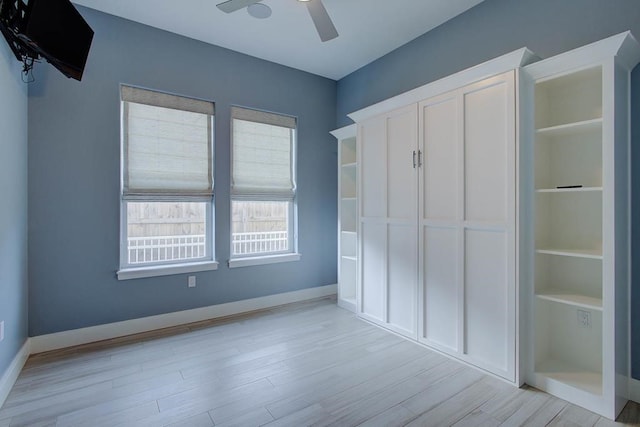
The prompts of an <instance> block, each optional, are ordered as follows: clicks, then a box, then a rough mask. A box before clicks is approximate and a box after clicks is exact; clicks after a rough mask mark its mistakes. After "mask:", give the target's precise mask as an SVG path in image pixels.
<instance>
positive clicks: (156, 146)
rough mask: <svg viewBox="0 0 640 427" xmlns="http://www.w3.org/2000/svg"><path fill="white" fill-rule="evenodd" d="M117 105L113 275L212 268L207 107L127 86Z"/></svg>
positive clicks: (203, 103)
mask: <svg viewBox="0 0 640 427" xmlns="http://www.w3.org/2000/svg"><path fill="white" fill-rule="evenodd" d="M121 100H122V226H121V227H122V232H121V244H120V246H121V254H120V267H121V270H120V271H119V272H118V278H121V279H122V278H132V277H146V276H154V275H160V274H173V273H176V272H182V271H199V270H205V269H213V268H215V263H213V262H212V261H213V242H212V240H213V220H212V216H213V144H212V139H213V137H212V135H213V132H212V129H213V115H214V105H213V103H211V102H206V101H201V100H197V99H191V98H184V97H180V96H175V95H169V94H165V93H160V92H154V91H149V90H144V89H139V88H134V87H129V86H122V87H121ZM187 264H189V265H190V266H187Z"/></svg>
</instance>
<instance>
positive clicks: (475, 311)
mask: <svg viewBox="0 0 640 427" xmlns="http://www.w3.org/2000/svg"><path fill="white" fill-rule="evenodd" d="M531 59H532V55H531V53H530V52H529V51H527V50H526V49H521V50H519V51H516V52H513V53H511V54H508V55H505V56H503V57H500V58H497V59H495V60H492V61H489V62H487V63H485V64H482V65H480V66H478V67H474V68H472V69H469V70H466V71H463V72H461V73H458V74H456V75H453V76H450V77H448V78H445V79H442V80H439V81H437V82H435V83H431V84H429V85H426V86H424V87H422V88H418V89H416V90H414V91H412V92H409V93H407V94H403V95H400V96H399V97H396V98H392V99H391V100H388V101H385V102H383V103H380V104H377V105H375V106H372V107H369V108H367V109H365V110H362V111H359V112H356V113H354V114H351V115H350V117H351V118H353V119H354V120H355V122H356V123H357V125H358V159H359V161H358V165H359V189H360V191H359V196H360V197H359V206H360V210H359V212H360V214H359V266H360V269H359V272H360V276H359V277H360V280H359V293H358V295H359V298H358V301H357V312H358V313H359V315H360V316H361V317H362V318H364V319H366V320H369V321H372V322H374V323H377V324H379V325H381V326H383V327H386V328H388V329H390V330H392V331H394V332H396V333H399V334H402V335H404V336H406V337H409V338H411V339H414V340H417V341H419V342H421V343H424V344H426V345H428V346H430V347H432V348H435V349H437V350H439V351H441V352H444V353H446V354H449V355H451V356H454V357H456V358H459V359H461V360H463V361H465V362H467V363H470V364H473V365H475V366H478V367H480V368H482V369H484V370H486V371H488V372H491V373H493V374H495V375H498V376H500V377H502V378H504V379H506V380H507V381H509V382H512V383H517V382H518V378H517V369H516V352H517V342H516V330H517V299H516V296H517V280H516V238H517V235H516V215H517V204H516V200H517V187H516V182H517V152H516V151H517V140H518V135H517V126H516V118H517V114H518V108H517V97H516V87H517V79H518V72H519V71H518V69H519V67H520V66H521V65H522V64H524V63H526V62H528V61H530V60H531Z"/></svg>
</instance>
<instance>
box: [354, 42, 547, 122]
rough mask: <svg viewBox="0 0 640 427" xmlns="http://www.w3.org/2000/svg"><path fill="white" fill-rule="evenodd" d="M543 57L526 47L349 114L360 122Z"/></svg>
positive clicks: (355, 120)
mask: <svg viewBox="0 0 640 427" xmlns="http://www.w3.org/2000/svg"><path fill="white" fill-rule="evenodd" d="M538 59H539V58H538V57H537V56H536V55H534V54H533V52H531V51H530V50H529V49H527V48H526V47H523V48H521V49H518V50H515V51H513V52H510V53H507V54H505V55H502V56H499V57H497V58H494V59H491V60H489V61H486V62H483V63H482V64H479V65H476V66H474V67H471V68H467V69H466V70H462V71H459V72H457V73H455V74H451V75H450V76H447V77H443V78H441V79H439V80H436V81H434V82H431V83H427V84H426V85H424V86H420V87H418V88H416V89H413V90H410V91H408V92H405V93H402V94H400V95H397V96H394V97H392V98H389V99H387V100H384V101H382V102H379V103H377V104H374V105H371V106H369V107H366V108H363V109H361V110H358V111H356V112H353V113H351V114H347V116H348V117H349V118H350V119H351V120H353V121H354V122H356V123H360V122H362V121H363V120H366V119H368V118H370V117H374V116H377V115H378V114H383V113H386V112H388V111H392V110H395V109H398V108H401V107H404V106H406V105H409V104H415V103H417V102H420V101H422V100H424V99H428V98H431V97H433V96H436V95H440V94H442V93H445V92H449V91H451V90H454V89H458V88H460V87H462V86H466V85H468V84H471V83H474V82H477V81H480V80H484V79H486V78H488V77H492V76H495V75H497V74H501V73H504V72H506V71H509V70H513V69H515V68H519V67H522V66H524V65H527V64H530V63H532V62H534V61H536V60H538Z"/></svg>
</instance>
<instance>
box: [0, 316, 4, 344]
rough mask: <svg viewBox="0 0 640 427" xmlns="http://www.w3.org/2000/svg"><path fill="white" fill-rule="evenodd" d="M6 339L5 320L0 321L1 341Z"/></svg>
mask: <svg viewBox="0 0 640 427" xmlns="http://www.w3.org/2000/svg"><path fill="white" fill-rule="evenodd" d="M3 339H4V320H3V321H2V322H0V342H2V340H3Z"/></svg>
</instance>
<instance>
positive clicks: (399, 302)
mask: <svg viewBox="0 0 640 427" xmlns="http://www.w3.org/2000/svg"><path fill="white" fill-rule="evenodd" d="M388 233H389V234H388V242H389V243H388V247H389V250H388V278H389V281H388V283H389V285H388V302H387V305H388V310H389V312H388V323H389V325H390V326H392V327H393V328H394V329H396V331H397V332H399V333H402V334H404V335H408V336H414V335H415V330H416V308H417V307H416V302H417V298H416V293H417V287H416V283H417V277H416V273H417V271H418V256H417V249H418V242H417V236H416V231H415V225H414V224H390V225H389V229H388ZM414 338H415V337H414Z"/></svg>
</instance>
